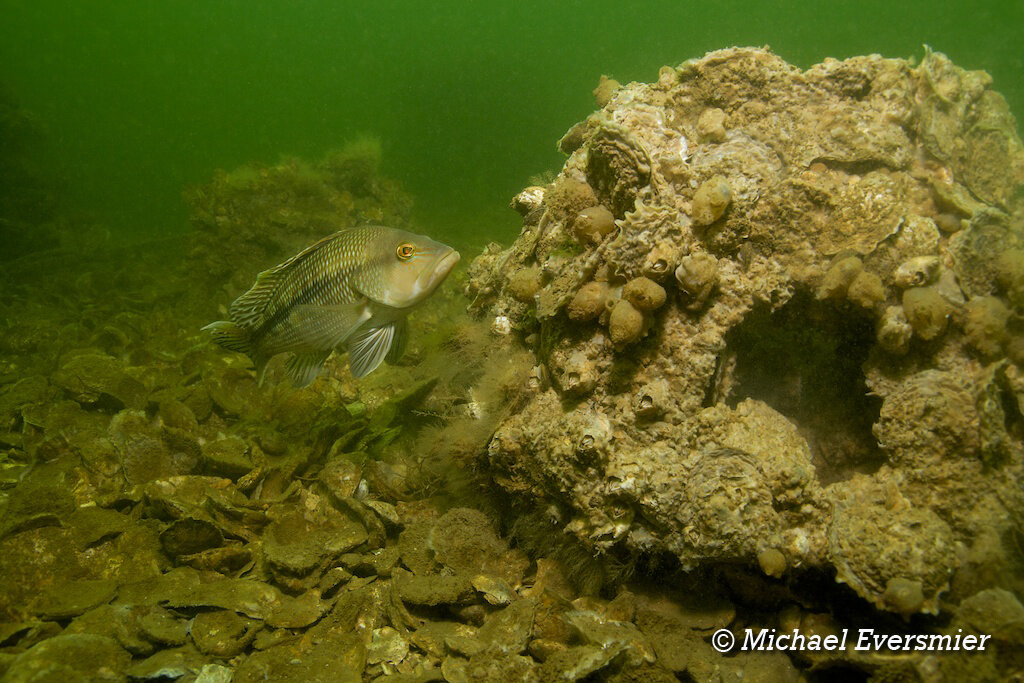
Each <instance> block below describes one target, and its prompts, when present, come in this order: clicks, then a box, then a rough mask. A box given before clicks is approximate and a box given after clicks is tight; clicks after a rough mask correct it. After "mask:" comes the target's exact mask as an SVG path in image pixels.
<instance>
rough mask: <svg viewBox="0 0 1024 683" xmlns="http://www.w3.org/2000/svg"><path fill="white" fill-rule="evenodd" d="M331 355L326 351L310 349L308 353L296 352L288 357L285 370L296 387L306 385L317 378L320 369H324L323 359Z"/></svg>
mask: <svg viewBox="0 0 1024 683" xmlns="http://www.w3.org/2000/svg"><path fill="white" fill-rule="evenodd" d="M329 355H331V351H330V349H328V350H327V351H311V352H308V353H296V354H295V355H294V356H292V357H291V358H289V359H288V362H287V363H286V364H285V370H286V371H287V372H288V376H289V377H290V378H291V380H292V384H293V385H295V387H296V388H299V389H301V388H302V387H308V386H309V385H310V384H312V383H313V380H315V379H316V378H317V376H318V375H319V374H320V371H321V370H323V369H324V361H326V360H327V356H329Z"/></svg>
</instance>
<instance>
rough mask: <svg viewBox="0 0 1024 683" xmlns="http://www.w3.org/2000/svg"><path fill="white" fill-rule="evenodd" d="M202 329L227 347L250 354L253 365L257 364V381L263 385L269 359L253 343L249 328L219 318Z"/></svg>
mask: <svg viewBox="0 0 1024 683" xmlns="http://www.w3.org/2000/svg"><path fill="white" fill-rule="evenodd" d="M202 329H204V330H209V331H210V336H212V337H213V341H215V342H217V343H218V344H220V345H221V346H223V347H224V348H225V349H230V350H231V351H238V352H239V353H244V354H245V355H247V356H249V359H250V360H252V362H253V365H255V366H256V377H257V382H258V384H259V385H260V386H262V385H263V375H264V374H265V373H266V371H267V360H268V359H267V358H265V357H264V356H263V355H262V354H261V353H260V352H259V350H258V349H257V348H256V347H255V346H254V345H253V343H252V337H251V336H250V335H249V331H248V330H246V329H245V328H244V327H242V326H241V325H238V324H236V323H233V322H229V321H227V320H218V321H217V322H214V323H210V324H209V325H207V326H206V327H204V328H202Z"/></svg>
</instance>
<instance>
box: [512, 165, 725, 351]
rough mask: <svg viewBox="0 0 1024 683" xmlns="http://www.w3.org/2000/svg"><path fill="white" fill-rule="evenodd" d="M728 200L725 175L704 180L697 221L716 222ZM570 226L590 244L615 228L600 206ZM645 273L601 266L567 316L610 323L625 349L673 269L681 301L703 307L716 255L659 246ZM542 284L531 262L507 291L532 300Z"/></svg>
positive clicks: (662, 294)
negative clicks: (625, 274)
mask: <svg viewBox="0 0 1024 683" xmlns="http://www.w3.org/2000/svg"><path fill="white" fill-rule="evenodd" d="M729 200H730V192H729V184H728V181H726V180H725V179H724V178H721V177H716V178H713V179H711V180H710V181H708V182H706V183H704V184H703V185H702V186H701V187H700V188H699V189H698V190H697V192H696V193H695V196H694V200H693V204H694V209H693V210H694V215H695V218H694V220H695V222H696V220H697V219H696V216H699V217H700V219H701V222H705V223H711V222H714V221H715V220H717V219H718V218H719V217H720V216H721V215H722V213H723V212H724V210H725V208H726V206H727V205H728V202H729ZM570 226H571V227H570V229H571V232H572V234H573V236H574V237H575V238H576V239H577V240H578V241H579V242H580V243H582V244H584V245H587V246H589V247H594V246H596V245H600V244H601V243H603V242H604V241H605V238H607V237H608V236H609V235H610V234H611V233H612V232H613V231H614V230H615V229H616V223H615V219H614V216H613V215H612V213H611V211H609V210H608V209H607V208H606V207H604V206H601V205H594V206H589V207H586V208H584V209H582V210H580V211H579V212H578V213H576V215H575V216H574V217H573V218H572V222H571V224H570ZM673 265H675V268H674V271H673V268H672V266H673ZM641 272H642V273H643V274H640V275H637V276H636V277H632V278H628V279H627V278H623V277H620V276H619V274H618V273H617V272H616V271H615V269H614V268H613V267H612V266H610V265H608V264H606V265H605V266H603V267H599V268H597V269H596V271H595V273H594V276H593V279H592V280H590V281H589V282H586V283H585V284H583V285H582V286H581V287H580V288H579V289H577V290H576V293H575V294H574V295H573V297H572V298H571V299H570V300H569V301H568V303H567V305H566V307H565V312H566V315H567V316H568V317H569V319H570V320H572V321H573V322H578V323H583V322H588V321H592V320H597V321H599V323H600V324H601V325H603V326H605V327H607V328H608V334H609V337H610V338H611V341H612V343H613V344H614V345H615V347H616V348H618V349H622V348H624V347H626V346H629V345H630V344H632V343H634V342H636V341H637V340H638V339H640V338H641V337H642V336H643V335H644V333H645V332H646V331H647V330H648V329H649V328H650V326H651V323H652V321H653V314H654V312H655V311H657V310H658V309H659V308H661V307H662V306H663V305H664V304H665V302H666V301H667V300H668V292H667V291H666V285H667V283H668V282H670V281H671V279H672V278H670V277H669V274H670V273H673V272H674V276H675V283H676V288H677V292H678V297H679V299H678V300H679V304H680V305H681V306H682V307H684V308H686V309H687V310H691V311H693V310H699V309H701V308H702V307H703V306H704V304H705V303H706V302H707V300H708V297H709V296H710V295H711V292H712V291H713V290H714V287H715V284H716V283H717V282H718V260H717V259H716V258H715V257H714V256H712V255H711V254H708V253H705V252H700V251H694V252H692V253H687V254H683V255H675V254H671V253H669V252H668V250H667V249H665V248H657V247H656V248H653V249H652V250H651V251H650V253H649V254H648V257H647V259H646V261H645V263H644V265H643V268H642V271H641ZM540 283H541V280H540V270H539V269H538V268H537V267H536V266H531V267H527V268H524V269H522V270H520V271H518V272H516V273H515V274H514V275H513V276H512V277H511V279H510V281H509V291H510V293H511V294H512V295H513V296H514V297H515V298H516V299H518V300H520V301H529V300H531V299H532V298H533V296H534V295H535V294H536V293H537V291H538V290H539V289H540V286H541V284H540Z"/></svg>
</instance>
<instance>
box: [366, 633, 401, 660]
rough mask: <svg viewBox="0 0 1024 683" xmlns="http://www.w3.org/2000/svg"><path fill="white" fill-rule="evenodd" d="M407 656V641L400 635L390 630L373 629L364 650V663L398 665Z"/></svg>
mask: <svg viewBox="0 0 1024 683" xmlns="http://www.w3.org/2000/svg"><path fill="white" fill-rule="evenodd" d="M408 654H409V641H407V640H406V639H405V638H403V637H402V634H401V633H399V632H398V631H396V630H395V629H393V628H391V627H390V626H384V627H383V628H375V629H373V634H372V635H371V637H370V645H369V646H368V647H367V648H366V661H367V662H368V663H370V664H380V663H381V662H388V663H389V664H398V663H400V662H401V661H402V660H403V659H405V657H406V656H407V655H408Z"/></svg>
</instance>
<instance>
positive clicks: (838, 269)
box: [817, 256, 864, 299]
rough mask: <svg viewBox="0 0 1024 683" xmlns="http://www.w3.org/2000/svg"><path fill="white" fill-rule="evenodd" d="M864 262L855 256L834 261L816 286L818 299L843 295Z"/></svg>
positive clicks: (861, 268)
mask: <svg viewBox="0 0 1024 683" xmlns="http://www.w3.org/2000/svg"><path fill="white" fill-rule="evenodd" d="M863 268H864V264H863V263H862V262H861V260H860V259H859V258H857V257H856V256H848V257H847V258H844V259H841V260H839V261H836V262H835V263H834V264H832V266H831V267H830V268H829V269H828V270H827V271H826V272H825V277H824V278H823V279H822V281H821V284H820V285H819V286H818V293H817V297H818V298H819V299H833V298H838V297H841V296H844V295H845V294H846V291H847V290H848V289H849V287H850V284H851V283H852V282H853V280H854V279H855V278H856V277H857V276H858V275H859V274H860V272H861V270H863Z"/></svg>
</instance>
